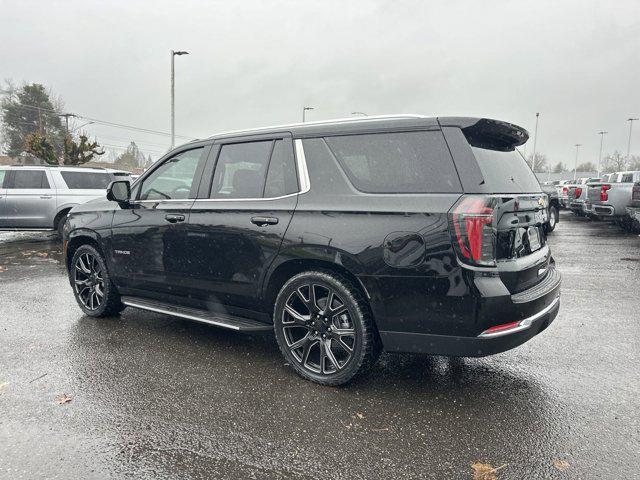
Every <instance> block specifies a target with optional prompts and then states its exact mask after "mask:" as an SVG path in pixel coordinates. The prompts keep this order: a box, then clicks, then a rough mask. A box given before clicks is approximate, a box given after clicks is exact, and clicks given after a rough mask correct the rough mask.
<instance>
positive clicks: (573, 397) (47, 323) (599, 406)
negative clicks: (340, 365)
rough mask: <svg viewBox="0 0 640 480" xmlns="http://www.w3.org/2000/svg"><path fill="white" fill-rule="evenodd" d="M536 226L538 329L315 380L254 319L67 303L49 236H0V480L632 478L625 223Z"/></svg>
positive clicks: (632, 365) (631, 283)
mask: <svg viewBox="0 0 640 480" xmlns="http://www.w3.org/2000/svg"><path fill="white" fill-rule="evenodd" d="M549 238H550V240H549V241H550V244H551V247H552V250H553V253H554V257H555V259H556V261H557V263H558V267H559V268H560V270H561V271H562V273H563V275H564V282H563V288H562V306H561V310H560V314H559V315H558V318H557V319H556V321H555V322H554V323H553V324H552V325H551V326H550V327H549V328H548V329H547V330H546V331H545V332H543V333H542V334H541V335H539V336H537V337H536V338H534V339H533V340H531V341H530V342H528V343H527V344H525V345H523V346H521V347H519V348H517V349H515V350H513V351H510V352H506V353H503V354H500V355H496V356H493V357H487V358H482V359H449V358H443V357H429V356H411V355H383V357H382V358H381V360H380V362H379V363H378V364H377V365H376V367H375V368H374V371H373V372H372V373H371V374H370V375H368V376H366V377H364V378H362V379H360V380H358V381H357V382H356V383H354V384H351V385H349V386H347V387H343V388H326V387H320V386H318V385H314V384H312V383H309V382H306V381H303V380H301V379H299V378H298V377H297V376H296V375H295V374H294V373H293V372H292V371H291V370H290V369H289V368H288V367H287V366H286V365H285V364H284V363H283V360H282V357H281V356H280V354H279V351H278V348H277V346H276V343H275V341H274V339H273V337H272V336H271V335H239V334H235V333H231V332H227V331H224V330H220V329H216V328H212V327H208V326H204V325H200V324H195V323H190V322H187V321H184V320H181V319H177V318H172V317H168V316H165V315H160V314H154V313H150V312H140V311H135V310H131V309H127V310H125V311H124V312H123V314H122V315H121V317H118V318H113V319H104V320H96V319H93V318H89V317H84V316H83V315H82V313H81V312H80V310H79V309H78V308H77V306H76V304H75V301H74V299H73V296H72V293H71V290H70V286H69V284H68V281H67V279H66V275H65V272H64V268H63V266H62V264H61V263H60V259H61V251H60V250H61V245H60V243H59V242H58V241H57V239H56V238H55V236H53V235H52V234H37V233H28V234H16V233H0V412H2V414H1V415H0V458H2V459H3V460H2V462H0V477H3V476H7V477H20V475H23V476H25V477H28V478H37V477H53V476H56V475H58V476H60V477H64V476H72V477H74V478H81V477H84V478H110V477H112V478H113V477H123V476H136V477H139V478H217V477H222V478H317V477H329V478H381V477H389V478H438V479H440V478H472V470H471V465H472V464H473V463H475V462H482V463H488V464H490V465H492V466H494V467H500V466H503V465H505V466H504V467H503V468H501V469H500V470H499V471H498V472H497V473H496V475H497V476H498V478H500V479H502V478H514V479H520V478H635V477H637V475H638V473H637V465H636V463H637V452H638V449H639V447H640V434H639V426H640V425H639V423H640V422H639V420H638V418H639V417H638V414H637V412H638V410H639V407H640V385H639V382H638V373H637V372H638V367H639V366H640V365H639V364H640V358H639V357H640V348H639V347H638V342H639V340H640V335H639V331H640V325H639V324H638V322H637V316H638V315H637V312H638V311H640V296H639V295H638V285H639V284H640V283H639V280H640V239H639V238H638V236H635V235H630V234H626V233H623V232H622V231H620V230H619V229H618V228H617V227H615V226H613V225H611V224H608V223H604V222H597V223H595V222H588V221H587V220H585V219H580V218H572V217H571V216H569V215H566V214H563V215H562V221H561V223H560V224H559V225H558V227H557V229H556V231H555V232H554V233H553V234H552V235H551V236H550V237H549ZM63 395H67V396H68V397H70V398H71V400H70V401H68V403H64V402H65V397H62V396H63ZM59 402H60V403H59Z"/></svg>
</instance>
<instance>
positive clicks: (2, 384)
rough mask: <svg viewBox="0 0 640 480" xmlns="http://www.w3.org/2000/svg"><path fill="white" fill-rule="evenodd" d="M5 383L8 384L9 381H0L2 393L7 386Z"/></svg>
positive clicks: (0, 391)
mask: <svg viewBox="0 0 640 480" xmlns="http://www.w3.org/2000/svg"><path fill="white" fill-rule="evenodd" d="M7 385H9V382H3V383H0V393H2V392H3V391H4V389H5V388H7Z"/></svg>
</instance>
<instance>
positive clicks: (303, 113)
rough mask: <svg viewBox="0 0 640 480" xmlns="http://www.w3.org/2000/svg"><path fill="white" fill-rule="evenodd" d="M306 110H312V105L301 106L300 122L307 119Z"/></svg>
mask: <svg viewBox="0 0 640 480" xmlns="http://www.w3.org/2000/svg"><path fill="white" fill-rule="evenodd" d="M307 110H313V107H302V123H304V122H306V121H307V118H306V115H305V114H306V113H307Z"/></svg>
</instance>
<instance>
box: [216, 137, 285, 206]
mask: <svg viewBox="0 0 640 480" xmlns="http://www.w3.org/2000/svg"><path fill="white" fill-rule="evenodd" d="M272 147H273V141H272V140H268V141H264V142H250V143H234V144H227V145H223V146H222V148H221V149H220V154H219V155H218V161H217V163H216V171H215V173H214V175H213V184H212V187H211V198H229V199H235V198H262V194H263V191H264V187H265V178H266V174H267V168H268V165H269V157H270V155H271V149H272Z"/></svg>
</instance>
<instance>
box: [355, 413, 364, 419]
mask: <svg viewBox="0 0 640 480" xmlns="http://www.w3.org/2000/svg"><path fill="white" fill-rule="evenodd" d="M356 417H358V418H359V419H360V420H362V419H363V418H364V415H363V414H362V413H360V412H356Z"/></svg>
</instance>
